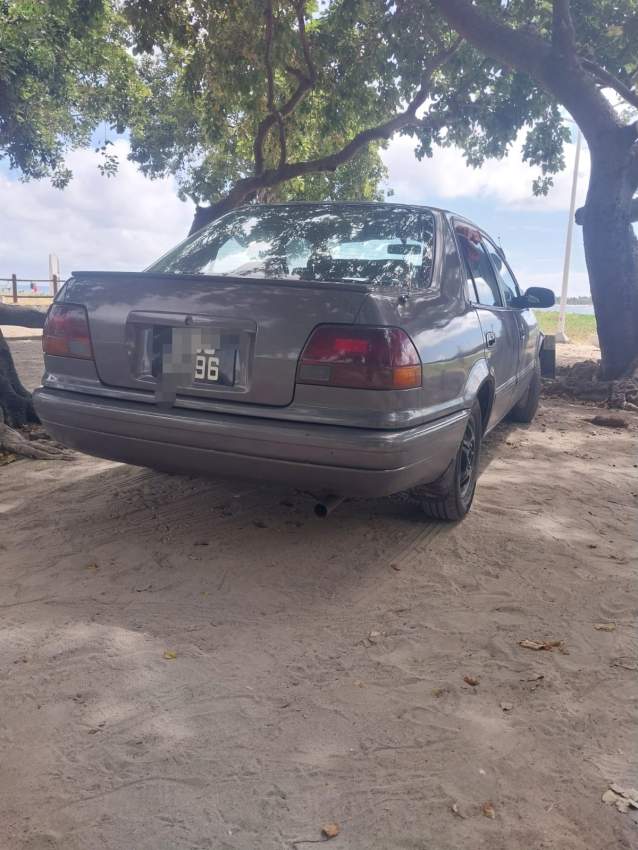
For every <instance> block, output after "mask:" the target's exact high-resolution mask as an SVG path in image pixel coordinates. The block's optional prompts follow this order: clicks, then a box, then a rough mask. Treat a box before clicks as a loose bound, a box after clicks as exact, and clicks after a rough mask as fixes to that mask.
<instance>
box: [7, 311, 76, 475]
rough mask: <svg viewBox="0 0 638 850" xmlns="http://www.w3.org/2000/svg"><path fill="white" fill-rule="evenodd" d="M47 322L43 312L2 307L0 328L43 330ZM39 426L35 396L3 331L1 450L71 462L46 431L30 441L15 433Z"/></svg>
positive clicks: (69, 457) (41, 458)
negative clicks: (17, 429)
mask: <svg viewBox="0 0 638 850" xmlns="http://www.w3.org/2000/svg"><path fill="white" fill-rule="evenodd" d="M45 318H46V314H45V313H43V312H42V311H41V310H34V309H33V308H31V307H13V306H9V305H6V304H0V325H14V326H16V325H17V326H18V327H25V328H41V327H43V325H44V320H45ZM37 422H39V419H38V417H37V415H36V412H35V409H34V407H33V402H32V400H31V393H30V392H29V391H28V390H27V389H26V388H25V387H24V386H23V384H22V381H21V380H20V378H19V377H18V373H17V371H16V367H15V365H14V362H13V357H12V355H11V349H10V348H9V345H8V344H7V341H6V339H5V338H4V336H3V334H2V331H0V450H2V451H5V452H10V453H13V454H16V455H22V456H24V457H31V458H35V459H38V460H70V459H71V457H72V455H70V454H69V453H68V452H67V451H65V450H64V449H63V448H62V447H58V446H57V445H55V444H54V443H52V442H51V441H49V439H48V437H47V435H46V434H45V433H44V431H43V430H42V429H40V433H36V432H37V429H36V431H34V432H31V433H30V434H29V435H27V436H29V437H30V439H27V438H25V437H24V436H22V434H21V433H20V432H19V431H16V430H15V429H16V428H22V427H24V426H25V425H32V424H34V423H37ZM45 438H46V442H43V439H45Z"/></svg>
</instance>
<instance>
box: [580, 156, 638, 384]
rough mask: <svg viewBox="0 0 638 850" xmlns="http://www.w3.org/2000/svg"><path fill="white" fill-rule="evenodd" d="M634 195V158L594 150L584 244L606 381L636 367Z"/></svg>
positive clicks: (637, 249)
mask: <svg viewBox="0 0 638 850" xmlns="http://www.w3.org/2000/svg"><path fill="white" fill-rule="evenodd" d="M635 191H636V184H635V180H634V178H633V175H632V170H631V168H630V160H629V158H628V156H627V152H625V155H624V156H623V155H622V154H620V155H619V151H618V150H614V149H613V146H609V145H608V146H605V148H603V149H598V150H597V149H595V148H594V149H593V150H592V151H591V174H590V179H589V188H588V191H587V202H586V204H585V207H584V210H583V215H582V222H583V242H584V246H585V258H586V261H587V271H588V272H589V283H590V287H591V294H592V300H593V303H594V311H595V314H596V322H597V325H598V339H599V342H600V349H601V359H602V369H603V373H604V377H605V378H608V379H613V378H618V377H621V376H622V375H625V374H627V373H628V372H629V371H630V370H631V368H632V366H634V365H635V364H636V363H638V241H637V240H636V236H635V235H634V231H633V228H632V225H631V219H632V199H633V195H634V193H635Z"/></svg>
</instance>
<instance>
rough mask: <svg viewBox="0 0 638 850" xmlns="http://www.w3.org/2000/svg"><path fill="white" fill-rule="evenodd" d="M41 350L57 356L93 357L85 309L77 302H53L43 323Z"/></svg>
mask: <svg viewBox="0 0 638 850" xmlns="http://www.w3.org/2000/svg"><path fill="white" fill-rule="evenodd" d="M42 350H43V351H44V353H45V354H53V355H56V356H57V357H81V358H83V359H85V360H91V359H93V348H92V346H91V335H90V334H89V319H88V316H87V314H86V309H85V308H84V307H81V306H80V305H79V304H54V305H53V306H52V307H51V309H50V311H49V315H48V316H47V320H46V322H45V323H44V330H43V331H42Z"/></svg>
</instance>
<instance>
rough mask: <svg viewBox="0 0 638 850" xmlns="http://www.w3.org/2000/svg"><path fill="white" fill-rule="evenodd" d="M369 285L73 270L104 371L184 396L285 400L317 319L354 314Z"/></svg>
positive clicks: (160, 396) (111, 378)
mask: <svg viewBox="0 0 638 850" xmlns="http://www.w3.org/2000/svg"><path fill="white" fill-rule="evenodd" d="M368 291H369V286H367V285H365V284H358V283H331V282H326V283H323V282H316V281H312V282H308V281H304V282H300V281H297V280H295V281H288V280H264V279H250V278H249V279H244V278H235V277H222V276H204V275H182V274H158V273H155V272H140V273H127V272H74V275H73V278H72V279H71V281H69V284H67V286H66V287H65V292H64V295H63V297H64V299H65V300H67V301H70V302H75V303H82V304H84V305H85V306H86V307H87V310H88V315H89V326H90V332H91V339H92V344H93V350H94V355H95V362H96V369H97V372H98V375H99V377H100V380H101V381H102V382H103V383H104V384H107V385H110V386H113V387H122V388H130V389H145V390H147V391H148V392H152V393H154V394H155V397H156V400H157V401H158V403H168V404H172V403H174V402H175V400H176V399H179V398H180V397H194V398H204V399H209V400H210V399H212V400H214V399H220V400H222V399H223V400H224V401H235V402H244V403H253V404H266V405H275V406H285V405H287V404H289V403H290V402H291V401H292V398H293V395H294V386H295V374H296V369H297V362H298V359H299V355H300V353H301V350H302V348H303V346H304V343H305V342H306V340H307V338H308V336H309V335H310V333H311V331H312V329H313V328H314V327H316V326H317V325H319V324H322V323H328V322H329V323H331V324H334V323H344V324H350V323H353V322H354V321H355V320H356V316H357V313H358V311H359V309H360V307H361V304H362V302H363V299H364V298H365V295H366V293H367V292H368Z"/></svg>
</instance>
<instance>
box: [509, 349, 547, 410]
mask: <svg viewBox="0 0 638 850" xmlns="http://www.w3.org/2000/svg"><path fill="white" fill-rule="evenodd" d="M540 397H541V362H540V360H538V358H537V360H536V363H535V364H534V372H533V374H532V378H531V380H530V382H529V387H528V389H527V392H526V393H525V395H524V396H523V397H522V398H520V399H519V400H518V401H517V402H516V404H515V405H514V407H513V408H512V409H511V410H510V412H509V414H508V417H509V419H511V420H512V422H531V421H532V420H533V419H534V417H535V416H536V411H537V410H538V402H539V400H540Z"/></svg>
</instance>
